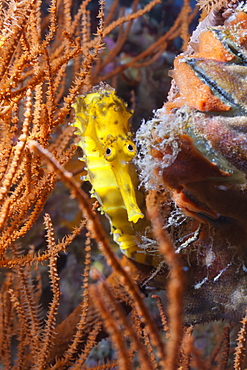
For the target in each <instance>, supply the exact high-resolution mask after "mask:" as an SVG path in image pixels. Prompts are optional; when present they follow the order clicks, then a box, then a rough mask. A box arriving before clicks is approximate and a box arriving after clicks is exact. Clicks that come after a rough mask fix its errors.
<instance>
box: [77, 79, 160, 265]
mask: <svg viewBox="0 0 247 370" xmlns="http://www.w3.org/2000/svg"><path fill="white" fill-rule="evenodd" d="M72 107H73V108H74V109H75V117H76V119H75V122H74V123H73V126H74V127H76V128H77V131H76V134H77V135H79V137H80V141H79V143H78V145H79V146H80V147H81V148H82V150H83V153H84V157H83V160H84V161H85V162H86V165H87V173H88V174H87V178H86V179H87V180H88V181H90V183H91V184H92V196H93V197H95V198H97V200H98V201H99V203H100V205H101V210H102V211H103V212H104V213H105V214H106V216H107V217H108V219H109V221H110V224H111V232H112V234H113V239H114V241H115V242H116V243H118V245H119V247H120V249H121V251H122V252H123V253H124V254H125V255H127V256H128V257H130V258H133V259H135V260H136V261H138V262H140V263H147V264H153V262H152V260H153V258H152V257H153V256H152V253H151V254H150V255H149V254H148V253H147V250H146V249H145V248H144V247H142V246H141V244H142V235H143V234H144V233H145V228H146V220H143V218H144V215H143V213H142V211H141V210H140V208H139V206H138V202H137V196H140V194H138V193H140V192H138V191H137V187H138V186H137V185H138V180H137V175H136V171H135V169H134V165H133V164H132V163H131V160H132V159H133V157H134V156H135V155H136V146H135V144H134V142H133V141H132V139H131V137H132V134H131V132H130V124H129V120H130V117H131V115H132V113H131V112H130V111H129V110H128V109H127V105H126V104H125V103H124V101H123V100H122V99H120V98H119V97H117V96H116V94H115V90H114V89H113V88H112V87H110V86H109V85H105V84H101V85H100V86H99V87H97V88H96V89H94V90H93V92H91V93H89V94H87V95H85V96H83V95H81V96H78V97H77V99H76V103H75V104H73V105H72Z"/></svg>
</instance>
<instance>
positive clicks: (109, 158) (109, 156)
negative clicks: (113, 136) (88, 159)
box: [104, 146, 116, 162]
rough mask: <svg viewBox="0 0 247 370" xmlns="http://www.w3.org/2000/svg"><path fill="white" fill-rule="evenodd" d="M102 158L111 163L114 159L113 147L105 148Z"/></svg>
mask: <svg viewBox="0 0 247 370" xmlns="http://www.w3.org/2000/svg"><path fill="white" fill-rule="evenodd" d="M104 153H105V154H104V156H105V159H106V160H107V161H108V162H111V161H113V159H115V158H116V150H115V148H114V147H109V146H107V147H106V148H105V150H104Z"/></svg>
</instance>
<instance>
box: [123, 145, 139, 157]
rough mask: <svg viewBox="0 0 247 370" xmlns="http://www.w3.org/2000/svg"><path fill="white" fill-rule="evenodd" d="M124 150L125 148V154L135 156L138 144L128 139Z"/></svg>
mask: <svg viewBox="0 0 247 370" xmlns="http://www.w3.org/2000/svg"><path fill="white" fill-rule="evenodd" d="M123 150H124V154H125V155H126V156H127V157H128V158H129V159H132V158H134V156H135V155H136V146H135V144H134V143H133V142H132V141H131V140H128V141H127V142H125V145H124V147H123Z"/></svg>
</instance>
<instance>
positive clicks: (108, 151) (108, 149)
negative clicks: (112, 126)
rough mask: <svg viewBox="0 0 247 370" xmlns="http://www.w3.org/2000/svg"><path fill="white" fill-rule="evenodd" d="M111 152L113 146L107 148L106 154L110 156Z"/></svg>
mask: <svg viewBox="0 0 247 370" xmlns="http://www.w3.org/2000/svg"><path fill="white" fill-rule="evenodd" d="M111 153H112V151H111V148H106V151H105V155H106V156H107V157H108V156H109V155H111Z"/></svg>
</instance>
